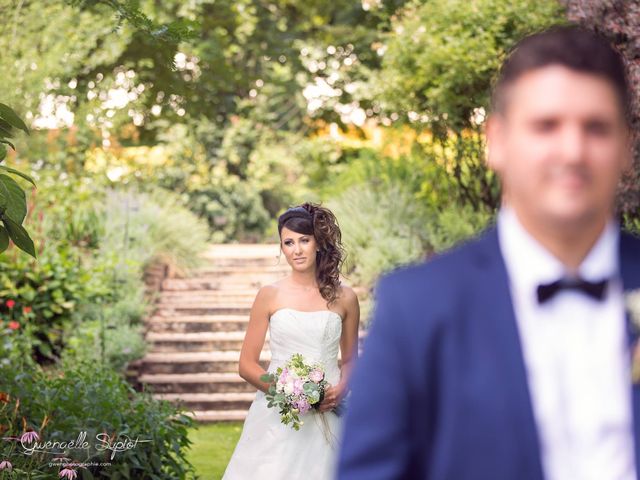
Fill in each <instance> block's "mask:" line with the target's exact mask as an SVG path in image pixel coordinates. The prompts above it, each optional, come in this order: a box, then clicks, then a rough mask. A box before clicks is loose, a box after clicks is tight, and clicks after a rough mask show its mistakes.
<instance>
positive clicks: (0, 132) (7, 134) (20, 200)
mask: <svg viewBox="0 0 640 480" xmlns="http://www.w3.org/2000/svg"><path fill="white" fill-rule="evenodd" d="M15 129H19V130H22V131H24V132H25V133H26V134H29V129H28V128H27V126H26V125H25V123H24V122H23V121H22V119H20V117H19V116H18V115H17V114H16V112H14V111H13V110H12V109H11V108H10V107H8V106H7V105H5V104H3V103H0V172H6V173H10V174H12V175H17V176H19V177H22V178H24V179H26V180H28V181H29V182H30V183H32V184H33V186H34V187H35V186H36V184H35V182H34V181H33V179H32V178H31V177H30V176H29V175H27V174H26V173H22V172H20V171H18V170H16V169H14V168H11V167H7V166H6V165H1V164H2V162H4V161H5V159H6V158H7V146H9V147H11V148H12V149H13V150H14V151H15V146H14V145H13V143H12V142H11V141H10V140H9V139H10V138H12V137H13V136H14V132H15ZM6 173H0V253H2V252H4V251H5V250H6V249H7V248H9V240H12V241H13V243H14V244H15V246H16V247H18V248H20V249H21V250H24V251H25V252H27V253H28V254H29V255H31V256H33V257H34V258H35V257H36V252H35V247H34V245H33V240H31V237H29V234H28V233H27V231H26V230H25V229H24V227H23V226H22V222H23V221H24V218H25V217H26V215H27V198H26V195H25V192H24V190H23V189H22V187H21V186H20V185H19V184H18V182H16V181H15V180H14V179H13V178H12V177H10V176H9V175H7V174H6Z"/></svg>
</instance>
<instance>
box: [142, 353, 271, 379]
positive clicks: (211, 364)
mask: <svg viewBox="0 0 640 480" xmlns="http://www.w3.org/2000/svg"><path fill="white" fill-rule="evenodd" d="M239 358H240V352H239V351H237V350H233V351H226V352H177V353H176V352H174V353H166V352H159V353H154V352H149V353H147V354H146V355H145V356H144V357H143V358H142V361H141V371H142V373H143V374H147V375H152V374H157V373H222V372H229V373H235V372H237V371H238V360H239ZM270 360H271V353H270V352H268V351H263V352H262V353H261V355H260V364H261V365H262V368H264V369H265V370H266V369H267V368H268V366H269V361H270Z"/></svg>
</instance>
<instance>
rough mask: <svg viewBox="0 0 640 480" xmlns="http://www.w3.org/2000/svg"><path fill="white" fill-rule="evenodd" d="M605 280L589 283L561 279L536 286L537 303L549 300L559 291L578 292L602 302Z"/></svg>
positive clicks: (605, 286)
mask: <svg viewBox="0 0 640 480" xmlns="http://www.w3.org/2000/svg"><path fill="white" fill-rule="evenodd" d="M608 282H609V281H608V280H607V279H604V280H600V281H599V282H589V281H587V280H584V279H582V278H561V279H560V280H556V281H555V282H552V283H547V284H542V285H538V303H541V304H542V303H545V302H546V301H548V300H551V298H553V296H554V295H555V294H556V293H558V292H559V291H560V290H564V289H567V290H572V289H573V290H578V291H580V292H583V293H585V294H587V295H589V296H590V297H591V298H594V299H596V300H602V299H603V298H604V295H605V293H606V290H607V283H608Z"/></svg>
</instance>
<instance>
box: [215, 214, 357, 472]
mask: <svg viewBox="0 0 640 480" xmlns="http://www.w3.org/2000/svg"><path fill="white" fill-rule="evenodd" d="M278 233H279V235H280V248H281V251H282V252H283V253H284V255H285V257H286V259H287V262H288V263H289V265H290V266H291V274H290V275H288V276H286V277H284V278H283V279H281V280H279V281H277V282H275V283H273V284H271V285H265V286H263V287H262V288H260V290H259V291H258V293H257V295H256V298H255V300H254V303H253V305H252V307H251V314H250V318H249V325H248V327H247V332H246V334H245V338H244V342H243V344H242V351H241V352H240V367H239V373H240V376H241V377H242V378H244V379H245V380H246V381H247V382H249V383H251V384H252V385H254V386H255V387H256V388H257V389H258V392H256V397H255V399H254V401H253V403H252V404H251V407H250V408H249V412H248V414H247V417H246V419H245V422H244V427H243V430H242V435H241V436H240V439H239V441H238V444H237V445H236V448H235V451H234V452H233V455H232V457H231V460H230V461H229V464H228V465H227V469H226V471H225V474H224V476H223V480H249V479H255V478H257V479H260V480H280V479H282V480H284V479H286V480H296V479H304V480H314V479H317V480H330V479H332V478H333V477H334V468H335V466H336V462H337V449H338V445H337V439H339V438H340V431H339V430H340V427H341V421H340V417H339V416H338V415H337V414H336V412H335V411H334V408H335V407H336V405H338V404H339V403H340V400H341V399H342V398H343V396H344V395H345V393H346V385H347V381H348V378H349V372H350V367H351V364H352V362H353V360H354V359H355V357H356V356H357V352H358V350H357V345H358V343H357V342H358V325H359V322H360V306H359V303H358V297H357V296H356V294H355V293H354V291H353V290H352V289H351V288H350V287H347V286H345V285H341V283H340V279H339V273H340V266H341V265H342V262H343V248H342V245H341V233H340V229H339V228H338V224H337V222H336V218H335V216H334V215H333V213H332V212H331V211H330V210H328V209H327V208H324V207H321V206H320V205H318V204H314V203H304V204H302V205H300V206H298V207H293V208H290V209H288V210H287V211H286V212H284V213H283V214H282V215H280V217H279V218H278ZM267 328H268V329H269V335H270V347H271V363H270V365H269V367H268V371H269V372H275V370H276V368H277V367H278V366H281V365H283V364H284V363H285V362H286V361H287V360H288V359H289V357H290V356H291V355H292V354H294V353H301V354H302V355H303V356H304V358H305V361H306V362H307V363H315V362H321V363H323V365H324V368H325V373H326V379H327V380H328V382H329V383H330V384H331V387H330V388H329V389H327V391H326V394H325V397H324V399H323V401H322V402H321V404H320V406H319V409H318V410H315V409H312V410H310V411H309V412H308V413H307V414H305V415H303V416H301V417H300V419H301V420H302V421H303V424H302V426H301V427H300V430H298V431H296V430H293V429H292V428H291V427H290V426H287V425H284V424H282V423H281V422H280V415H279V413H278V410H277V408H268V407H267V401H266V399H265V392H266V391H267V390H268V388H269V385H268V384H267V383H264V382H263V381H261V380H260V377H261V376H262V375H263V374H264V373H266V372H265V370H264V369H263V368H262V367H261V366H260V363H259V358H260V352H261V350H262V347H263V345H264V340H265V336H266V333H267ZM338 349H340V351H341V354H342V365H341V367H338V359H337V356H338Z"/></svg>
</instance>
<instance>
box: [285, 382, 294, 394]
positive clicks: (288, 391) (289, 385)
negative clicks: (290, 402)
mask: <svg viewBox="0 0 640 480" xmlns="http://www.w3.org/2000/svg"><path fill="white" fill-rule="evenodd" d="M284 393H285V395H291V394H292V393H293V383H287V384H286V385H285V386H284Z"/></svg>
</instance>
